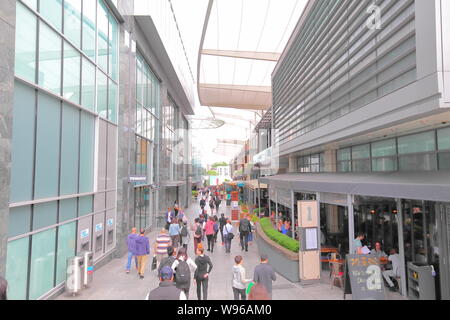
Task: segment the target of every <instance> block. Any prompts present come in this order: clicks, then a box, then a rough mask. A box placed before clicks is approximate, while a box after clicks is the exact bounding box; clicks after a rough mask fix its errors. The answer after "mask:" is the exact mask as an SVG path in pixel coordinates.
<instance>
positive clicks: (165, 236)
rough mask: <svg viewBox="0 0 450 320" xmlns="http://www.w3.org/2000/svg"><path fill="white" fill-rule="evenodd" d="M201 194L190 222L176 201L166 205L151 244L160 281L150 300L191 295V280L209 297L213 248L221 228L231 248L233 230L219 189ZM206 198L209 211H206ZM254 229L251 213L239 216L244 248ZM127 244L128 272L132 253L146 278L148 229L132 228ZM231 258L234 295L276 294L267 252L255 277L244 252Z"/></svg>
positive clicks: (201, 295)
mask: <svg viewBox="0 0 450 320" xmlns="http://www.w3.org/2000/svg"><path fill="white" fill-rule="evenodd" d="M200 194H201V199H200V202H199V204H200V211H199V215H198V217H196V218H195V219H194V222H193V223H192V224H191V225H190V226H188V220H187V218H186V215H185V214H184V212H183V211H182V210H180V208H179V207H178V204H177V202H175V203H174V206H173V208H168V210H167V212H166V215H165V222H166V223H165V227H164V228H162V229H161V230H160V232H159V234H158V235H157V237H156V240H155V242H154V244H153V246H152V251H153V259H152V262H151V269H152V271H154V272H155V276H157V277H158V279H159V281H160V283H159V286H158V287H157V288H156V289H154V290H152V291H150V292H149V293H148V295H147V297H146V299H147V300H187V299H189V291H190V288H191V285H192V280H193V283H194V285H195V286H196V293H197V299H198V300H202V299H203V300H207V299H208V285H209V279H210V273H211V271H212V270H213V262H212V259H211V257H210V256H209V252H210V253H211V254H212V253H213V252H214V249H215V247H217V239H218V234H219V232H220V236H221V245H222V246H224V247H225V253H231V244H232V241H233V239H234V237H235V229H234V227H233V225H232V223H231V220H230V219H229V218H227V217H225V214H224V213H221V214H220V204H221V199H220V196H219V192H218V190H210V189H208V188H205V189H203V190H201V191H200ZM207 203H208V204H209V207H210V214H209V213H208V212H207V210H205V207H206V204H207ZM214 209H215V213H216V214H214ZM218 214H220V218H218V216H217V215H218ZM254 229H255V226H254V224H253V222H252V221H251V218H250V216H249V215H246V216H245V217H243V218H242V219H241V220H240V221H239V226H238V227H237V230H236V231H238V232H239V244H240V247H241V250H242V252H244V251H245V252H248V247H249V244H251V242H252V239H253V232H254ZM192 239H193V249H194V255H195V258H192V259H191V258H190V257H189V255H188V250H187V249H188V245H189V243H190V241H191V240H192ZM127 245H128V259H127V264H126V273H128V274H129V273H130V269H131V265H132V261H133V258H134V261H135V265H136V270H137V273H138V276H139V278H140V279H143V278H144V273H145V267H146V265H147V262H148V259H149V257H150V240H149V239H148V237H146V236H145V231H144V230H140V232H139V234H137V229H136V228H133V229H132V230H131V234H130V235H129V236H128V238H127ZM206 252H208V253H206ZM232 261H233V262H234V265H233V267H232V270H231V272H230V279H231V282H232V288H233V295H234V299H235V300H239V299H241V300H246V299H247V298H248V299H254V300H270V299H272V281H275V280H276V275H275V271H274V269H273V268H272V266H270V264H269V263H268V257H267V256H266V255H264V254H262V255H261V263H260V264H259V265H258V266H256V267H255V270H254V276H253V279H249V278H247V276H246V269H245V266H244V258H243V257H242V256H241V255H238V256H235V257H234V259H232Z"/></svg>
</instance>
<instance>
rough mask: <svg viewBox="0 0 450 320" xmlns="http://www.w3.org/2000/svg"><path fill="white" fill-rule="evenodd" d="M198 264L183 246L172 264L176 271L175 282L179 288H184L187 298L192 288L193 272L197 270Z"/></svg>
mask: <svg viewBox="0 0 450 320" xmlns="http://www.w3.org/2000/svg"><path fill="white" fill-rule="evenodd" d="M196 269H197V265H196V264H195V262H194V261H192V259H190V258H189V257H188V254H187V249H186V248H181V249H180V250H179V251H178V255H177V259H176V260H175V261H174V262H173V264H172V270H173V271H174V272H175V273H176V276H175V283H176V287H177V288H178V289H181V290H183V292H184V293H185V295H186V298H187V299H189V289H190V288H191V272H192V270H193V271H194V272H195V270H196Z"/></svg>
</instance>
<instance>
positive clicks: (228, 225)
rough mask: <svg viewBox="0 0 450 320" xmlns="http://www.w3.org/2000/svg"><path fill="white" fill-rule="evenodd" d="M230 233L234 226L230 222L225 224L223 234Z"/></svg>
mask: <svg viewBox="0 0 450 320" xmlns="http://www.w3.org/2000/svg"><path fill="white" fill-rule="evenodd" d="M228 233H233V226H232V225H231V224H229V223H227V224H226V225H224V226H223V235H224V236H225V235H227V234H228Z"/></svg>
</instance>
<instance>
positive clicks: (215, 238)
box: [214, 216, 219, 243]
mask: <svg viewBox="0 0 450 320" xmlns="http://www.w3.org/2000/svg"><path fill="white" fill-rule="evenodd" d="M218 233H219V219H218V218H217V216H214V243H217V234H218Z"/></svg>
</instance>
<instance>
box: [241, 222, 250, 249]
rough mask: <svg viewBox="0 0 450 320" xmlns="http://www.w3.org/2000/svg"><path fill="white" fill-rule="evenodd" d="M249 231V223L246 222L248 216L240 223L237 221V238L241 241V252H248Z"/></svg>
mask: <svg viewBox="0 0 450 320" xmlns="http://www.w3.org/2000/svg"><path fill="white" fill-rule="evenodd" d="M250 230H251V226H250V221H248V215H246V216H245V217H244V218H243V219H241V221H239V238H240V240H241V249H242V251H244V249H245V251H248V233H249V232H250Z"/></svg>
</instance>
